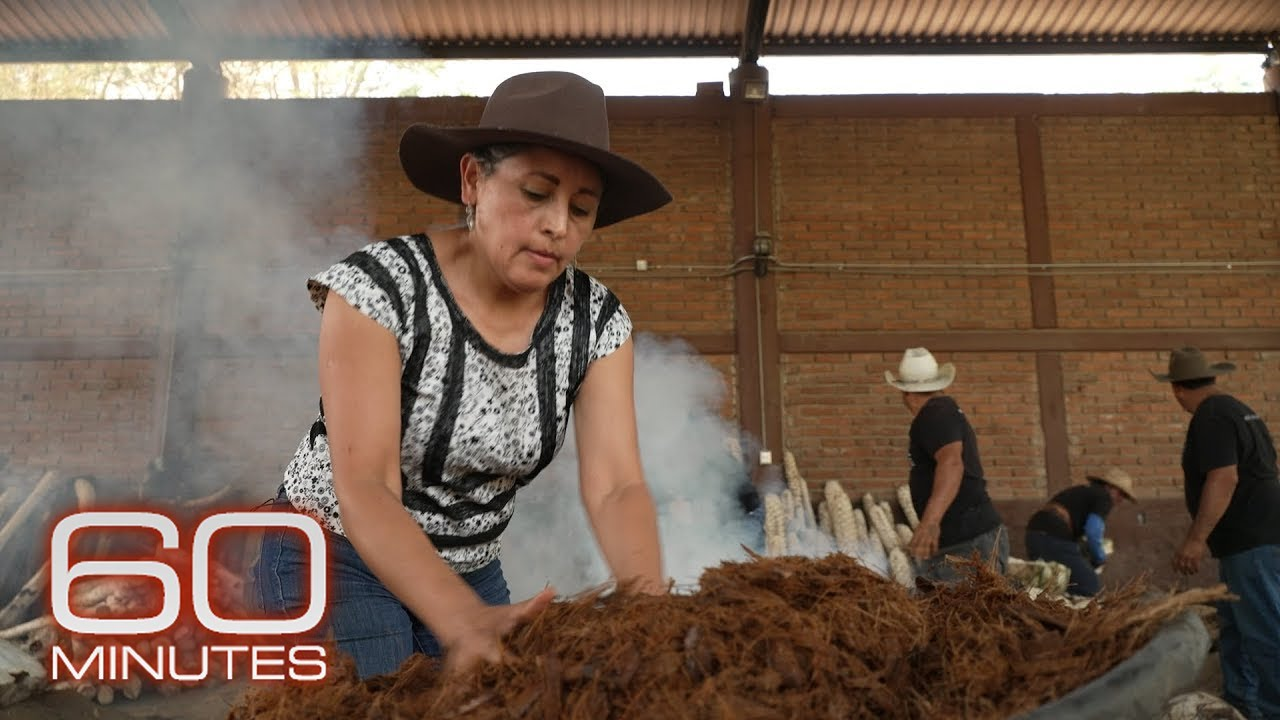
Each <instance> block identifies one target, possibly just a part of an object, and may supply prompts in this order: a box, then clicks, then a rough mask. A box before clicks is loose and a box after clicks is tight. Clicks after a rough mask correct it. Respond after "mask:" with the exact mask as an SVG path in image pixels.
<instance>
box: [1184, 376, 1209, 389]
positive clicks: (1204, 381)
mask: <svg viewBox="0 0 1280 720" xmlns="http://www.w3.org/2000/svg"><path fill="white" fill-rule="evenodd" d="M1215 379H1216V378H1211V377H1207V378H1195V379H1194V380H1179V381H1177V382H1175V383H1174V385H1177V386H1178V387H1180V388H1182V389H1183V390H1199V389H1200V388H1202V387H1209V386H1210V385H1212V384H1213V382H1214V380H1215Z"/></svg>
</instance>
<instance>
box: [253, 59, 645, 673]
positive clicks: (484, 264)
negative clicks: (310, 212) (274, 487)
mask: <svg viewBox="0 0 1280 720" xmlns="http://www.w3.org/2000/svg"><path fill="white" fill-rule="evenodd" d="M400 161H401V164H402V165H403V167H404V170H405V173H406V174H407V175H408V177H409V180H410V181H411V182H412V183H413V185H414V186H415V187H417V188H418V189H419V190H421V191H423V192H425V193H427V194H429V195H432V196H434V197H438V198H442V199H444V200H448V201H450V202H456V203H459V204H461V205H462V207H463V209H464V217H465V222H464V223H462V224H461V226H459V227H456V228H451V229H447V230H444V231H442V232H435V233H433V234H432V236H431V237H427V236H426V235H412V236H403V237H398V238H394V239H391V240H388V241H384V242H377V243H373V244H370V245H368V246H366V247H364V248H362V249H361V250H359V251H358V252H356V253H354V254H352V255H351V256H349V257H347V258H346V259H345V260H343V261H342V262H339V263H337V264H336V265H333V266H332V267H330V268H329V269H327V270H325V271H324V272H321V273H319V274H318V275H316V276H314V277H312V278H311V279H310V280H309V282H308V286H309V288H310V291H311V298H312V301H313V302H314V304H315V306H316V307H317V309H319V310H320V311H321V312H322V318H321V329H320V349H319V370H320V390H321V405H320V414H319V417H318V418H316V420H315V423H314V424H313V426H312V428H311V432H310V433H308V435H307V437H305V438H303V440H302V442H301V443H300V444H299V446H298V448H297V451H296V453H295V455H294V457H293V461H292V462H291V463H290V464H289V466H288V469H287V470H286V473H285V479H284V483H283V485H282V488H281V491H280V497H279V499H278V501H277V502H278V503H280V504H285V503H287V504H291V505H292V506H294V507H296V508H297V509H298V510H300V511H302V512H305V513H308V514H310V515H312V516H314V517H316V518H317V519H319V520H320V521H321V522H322V523H323V524H324V526H325V527H326V529H327V530H328V531H329V535H330V541H331V542H330V550H329V563H330V577H331V583H332V584H331V586H330V588H329V597H330V606H329V608H328V615H327V620H328V626H329V627H328V629H329V630H330V631H331V632H332V635H333V638H334V640H335V641H336V642H337V645H338V647H339V649H340V650H342V651H343V652H345V653H348V654H350V655H352V656H353V657H354V659H355V662H356V666H357V670H358V672H359V673H360V675H361V676H362V677H368V676H371V675H376V674H382V673H389V672H392V671H394V670H396V669H397V668H398V667H399V666H400V664H401V663H402V662H403V661H404V660H405V659H406V658H408V657H409V656H410V655H411V654H412V653H414V652H425V653H427V654H430V655H441V654H444V655H445V656H446V659H447V661H448V663H449V665H450V666H451V667H452V668H465V667H468V666H470V665H472V664H474V663H476V662H479V661H485V660H490V661H491V660H496V659H497V658H498V657H499V655H500V652H501V638H502V636H503V635H504V634H506V633H507V632H509V631H510V630H511V629H512V628H513V627H515V626H516V625H518V624H519V623H521V622H524V621H526V620H528V619H529V618H530V617H532V616H533V615H534V614H536V613H537V612H538V611H540V610H541V609H543V608H545V607H546V605H547V604H548V603H550V602H551V600H552V597H553V595H554V591H553V590H552V589H550V588H548V589H546V590H545V591H543V592H542V593H540V594H538V595H537V596H536V597H534V598H531V599H528V600H525V601H523V602H519V603H516V604H508V603H509V595H508V591H507V585H506V581H505V579H504V578H503V575H502V568H501V565H500V564H499V560H498V557H499V551H500V544H499V539H500V536H501V534H502V531H503V530H504V529H505V528H506V526H507V524H508V522H509V521H510V519H511V516H512V512H513V510H514V506H513V504H512V501H513V497H514V495H515V493H516V491H517V490H518V489H519V488H521V487H522V486H524V485H525V484H527V483H529V482H530V481H532V480H533V479H534V477H535V476H536V475H537V474H538V473H539V472H540V471H541V470H542V469H543V468H545V467H546V466H547V464H548V463H550V462H551V460H552V458H554V457H555V455H556V452H557V451H558V450H559V448H560V446H561V442H562V441H563V439H564V436H565V432H566V428H567V424H568V419H569V416H570V410H571V409H572V411H573V417H574V420H575V432H576V436H577V444H578V459H579V467H580V468H581V470H580V473H581V496H582V499H583V503H584V505H585V509H586V512H587V515H588V517H589V519H590V521H591V524H592V527H593V528H594V529H595V534H596V538H597V540H598V542H599V544H600V547H601V550H602V553H603V555H604V557H605V560H606V561H607V563H608V564H609V567H610V569H611V570H612V573H613V575H614V577H615V578H616V579H617V580H619V581H622V582H627V583H630V585H629V586H630V587H633V588H635V589H638V590H640V591H645V592H652V593H662V592H665V590H666V583H665V582H664V578H663V572H662V567H661V556H660V552H659V547H658V531H657V522H656V517H655V513H654V508H653V502H652V500H651V498H650V495H649V491H648V489H647V487H646V484H645V480H644V475H643V471H642V469H641V464H640V454H639V448H638V442H637V433H636V419H635V405H634V398H633V395H632V393H633V346H632V342H631V339H630V338H631V321H630V318H629V317H628V315H627V313H626V311H625V310H623V308H622V306H621V305H620V303H619V302H618V298H617V297H616V296H615V295H614V294H613V293H612V292H610V291H609V290H608V289H607V288H605V287H604V286H603V285H601V284H600V283H598V282H597V281H596V280H594V279H593V278H591V277H589V276H587V275H586V274H584V273H582V272H581V271H579V270H577V269H576V268H575V267H573V265H572V263H573V260H574V258H575V256H576V255H577V254H578V251H579V250H580V249H581V248H582V246H583V244H584V243H585V242H586V241H587V239H588V238H589V237H590V235H591V233H592V231H593V230H594V229H596V228H600V227H604V226H606V225H611V224H613V223H616V222H619V221H622V220H625V219H627V218H630V217H634V216H637V215H641V214H643V213H647V212H650V211H652V210H655V209H657V208H659V207H661V206H663V205H664V204H666V203H667V202H669V201H670V199H671V196H670V195H669V194H668V193H667V191H666V190H665V189H664V188H663V186H662V184H661V183H660V182H659V181H658V180H657V179H656V178H654V177H653V176H652V175H650V174H649V173H648V172H647V171H645V170H644V169H643V168H641V167H640V166H639V165H636V164H635V163H633V162H631V161H629V160H627V159H625V158H623V157H621V156H619V155H616V154H614V153H612V152H611V151H610V150H609V132H608V118H607V115H606V112H605V98H604V94H603V92H602V91H601V89H600V88H599V87H598V86H596V85H594V84H592V83H590V82H588V81H586V80H585V79H583V78H581V77H578V76H577V75H573V74H570V73H560V72H542V73H529V74H524V75H518V76H515V77H512V78H509V79H508V80H506V81H504V82H503V83H502V84H501V85H499V86H498V88H497V89H496V90H495V91H494V93H493V95H492V96H491V97H490V98H489V101H488V103H487V104H486V105H485V109H484V113H483V116H482V117H481V120H480V123H479V125H478V126H476V127H466V128H441V127H431V126H426V125H414V126H412V127H410V128H409V129H408V130H407V131H406V132H405V134H404V136H403V138H402V140H401V145H400ZM301 544H302V543H301V542H300V541H299V540H298V539H295V538H293V537H292V534H291V533H283V532H276V533H268V534H267V536H266V538H265V539H264V543H263V550H262V559H261V561H260V562H259V563H258V570H257V580H258V584H259V589H260V592H261V594H262V596H263V600H264V603H265V605H266V606H267V608H268V609H269V610H274V611H276V612H280V613H291V614H292V613H296V612H297V610H298V608H299V607H301V606H302V605H304V604H305V602H306V597H305V595H304V594H303V592H304V591H303V590H302V588H303V586H304V580H305V578H306V572H307V563H306V556H305V553H304V552H303V551H302V548H301V547H300V545H301Z"/></svg>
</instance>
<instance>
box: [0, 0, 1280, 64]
mask: <svg viewBox="0 0 1280 720" xmlns="http://www.w3.org/2000/svg"><path fill="white" fill-rule="evenodd" d="M756 12H760V13H763V15H762V16H761V17H754V16H753V13H756ZM753 22H754V23H757V25H756V27H759V24H762V25H763V33H762V37H761V40H760V41H761V43H762V46H761V47H760V48H758V50H759V51H761V52H762V53H763V54H769V53H806V52H860V53H865V52H910V51H913V50H914V51H920V50H929V49H938V50H943V49H945V50H947V51H974V50H977V51H1036V50H1040V51H1044V52H1057V51H1063V50H1068V51H1069V50H1081V49H1089V50H1100V49H1105V50H1112V51H1124V50H1140V49H1141V50H1183V49H1185V50H1215V49H1216V50H1224V51H1232V50H1235V51H1253V50H1257V51H1264V50H1265V48H1266V44H1267V41H1268V39H1271V40H1273V41H1275V39H1276V38H1277V37H1280V1H1277V0H863V1H859V2H854V1H853V0H772V1H771V2H766V1H764V0H523V1H522V2H515V1H513V0H429V1H428V0H418V1H413V0H276V1H264V2H245V1H237V2H231V1H230V0H0V60H39V59H56V60H75V59H132V58H138V59H146V58H153V59H161V58H163V59H184V58H189V57H191V56H192V55H193V54H195V53H198V52H199V53H212V54H213V55H214V56H216V57H219V58H225V59H235V58H250V57H254V58H313V57H347V58H355V57H462V56H467V57H511V56H525V55H597V56H601V57H605V56H625V55H641V54H651V55H652V54H664V55H722V56H734V55H738V54H739V52H740V51H741V50H742V45H743V37H744V34H747V35H748V36H749V37H751V34H749V33H748V32H747V28H748V27H751V24H752V23H753Z"/></svg>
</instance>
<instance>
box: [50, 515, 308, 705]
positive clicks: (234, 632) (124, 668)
mask: <svg viewBox="0 0 1280 720" xmlns="http://www.w3.org/2000/svg"><path fill="white" fill-rule="evenodd" d="M102 528H121V529H129V530H139V529H144V530H154V531H155V532H157V533H158V534H159V535H160V546H161V548H163V549H165V550H178V549H179V547H180V543H179V531H178V525H177V523H175V522H174V521H173V520H172V519H170V518H169V517H167V516H165V515H163V514H160V513H157V512H150V511H89V512H79V513H74V514H72V515H68V516H67V517H65V518H63V519H62V520H61V521H59V522H58V524H57V525H55V526H54V528H53V535H52V537H51V539H50V545H51V548H50V557H49V577H50V596H51V604H52V606H53V608H52V609H53V618H54V621H55V622H56V623H57V624H58V626H59V627H61V629H62V630H63V631H65V633H69V634H71V635H75V636H88V637H90V638H97V639H98V640H99V642H92V641H91V642H90V645H91V646H92V649H91V650H90V651H89V652H88V653H87V656H82V657H72V656H68V654H67V651H66V648H64V647H62V646H61V645H54V646H53V647H52V649H51V655H50V657H49V663H50V677H51V678H52V679H53V680H58V679H63V678H65V676H67V675H69V676H70V677H71V678H74V679H76V680H82V679H85V678H86V677H90V678H92V679H93V680H96V681H99V682H108V683H109V682H113V681H127V680H129V679H130V677H131V676H133V675H138V676H142V675H146V676H150V677H151V678H152V679H154V680H157V681H177V682H199V681H202V680H205V679H207V678H209V676H210V666H211V663H210V658H211V656H213V657H215V658H216V659H221V658H218V657H217V656H219V655H221V656H225V666H226V672H227V679H228V680H231V679H236V676H235V671H236V669H237V667H239V666H243V665H244V664H246V663H247V665H248V668H249V679H252V680H285V679H291V680H300V681H312V680H322V679H324V677H325V674H326V672H327V669H328V664H327V663H326V662H325V648H324V647H323V646H320V645H282V644H278V643H279V639H280V638H281V637H286V636H293V635H301V634H303V633H306V632H308V631H310V630H312V629H314V628H315V627H316V626H317V625H319V624H320V622H321V620H322V619H323V618H324V611H325V604H326V599H327V592H326V577H325V568H326V566H327V564H326V562H325V556H326V548H325V538H324V531H323V530H322V529H321V527H320V524H319V523H317V522H316V521H315V520H314V519H312V518H310V517H308V516H306V515H301V514H298V513H282V512H223V513H216V514H214V515H210V516H209V517H207V518H205V519H204V520H203V521H201V522H200V524H199V525H197V526H196V529H195V534H194V536H193V538H192V543H191V578H190V579H191V602H192V610H194V613H195V618H196V621H197V622H198V623H199V627H200V628H202V629H203V630H204V632H205V633H206V634H208V635H211V636H218V637H223V636H231V637H232V638H233V640H232V641H231V642H228V643H220V644H206V645H202V646H200V647H199V648H197V649H198V651H199V653H200V659H199V661H198V662H196V661H193V660H192V659H191V658H189V657H188V658H184V657H180V654H179V652H178V648H176V647H175V646H173V645H168V646H165V645H160V644H155V645H150V644H149V645H147V646H146V647H147V650H146V651H144V650H142V649H140V648H139V646H138V644H135V643H131V642H129V641H128V640H129V639H130V638H133V639H139V638H143V637H151V636H157V635H158V634H159V633H163V632H165V631H167V630H169V629H170V628H172V627H173V626H174V624H175V623H176V622H177V621H178V619H179V616H180V615H181V610H182V602H181V599H182V598H181V596H182V579H181V578H180V577H179V576H178V572H177V570H176V569H175V568H174V567H173V566H172V565H170V564H168V563H166V562H163V561H161V560H124V559H113V560H82V561H79V562H76V563H72V562H71V557H70V550H71V536H72V535H73V534H74V533H76V532H77V531H80V530H88V529H102ZM231 528H286V529H292V530H297V531H299V532H301V533H302V534H303V535H304V536H305V537H306V538H307V542H308V545H309V546H310V558H311V560H310V568H309V572H308V577H309V586H310V593H309V601H308V604H307V608H306V611H305V612H303V613H302V615H299V616H298V617H293V618H260V619H245V618H228V617H223V616H221V615H219V614H218V613H217V612H216V611H215V610H214V609H213V606H212V603H211V602H210V588H209V572H210V559H209V548H210V545H211V543H212V541H213V536H214V535H215V534H216V533H218V532H220V531H223V530H228V529H231ZM95 576H111V577H134V578H151V579H153V580H157V581H159V583H160V601H161V602H160V610H159V611H158V612H156V613H155V614H154V615H148V616H145V617H133V618H125V617H88V616H85V615H80V614H79V613H77V612H76V611H75V609H73V608H72V607H71V583H72V582H74V581H75V580H77V579H79V578H85V577H95ZM271 637H274V638H276V642H275V643H269V642H268V643H264V642H262V639H263V638H271ZM235 638H238V639H239V640H240V642H236V641H235V640H234V639H235ZM75 654H76V653H73V655H75ZM79 655H85V653H83V652H82V653H79ZM77 661H78V662H79V663H80V664H79V665H78V666H77Z"/></svg>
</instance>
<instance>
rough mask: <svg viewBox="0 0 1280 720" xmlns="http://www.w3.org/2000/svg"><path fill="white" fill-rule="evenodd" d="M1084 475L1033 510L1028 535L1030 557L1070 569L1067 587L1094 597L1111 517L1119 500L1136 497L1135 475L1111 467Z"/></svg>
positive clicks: (1072, 590)
mask: <svg viewBox="0 0 1280 720" xmlns="http://www.w3.org/2000/svg"><path fill="white" fill-rule="evenodd" d="M1086 479H1087V480H1088V481H1089V482H1088V483H1086V484H1084V485H1075V486H1073V487H1069V488H1067V489H1066V490H1063V491H1061V492H1059V493H1057V494H1056V495H1054V496H1053V499H1051V500H1050V501H1049V503H1048V504H1047V505H1045V506H1044V507H1043V508H1041V509H1040V510H1038V511H1037V512H1036V513H1035V514H1034V515H1032V516H1031V519H1030V520H1028V521H1027V533H1026V536H1025V537H1026V544H1027V556H1028V557H1029V558H1030V559H1032V560H1048V561H1050V562H1056V563H1062V564H1063V565H1066V566H1067V567H1068V568H1069V569H1070V570H1071V581H1070V582H1069V583H1068V584H1067V591H1068V592H1070V593H1073V594H1075V595H1082V596H1086V597H1092V596H1094V595H1097V594H1098V590H1099V589H1100V587H1101V584H1100V583H1099V582H1098V570H1097V568H1100V567H1102V565H1103V563H1105V562H1106V561H1107V553H1106V551H1105V550H1104V549H1103V547H1102V538H1103V535H1104V534H1105V533H1106V521H1107V516H1108V515H1110V514H1111V508H1113V507H1114V506H1115V505H1116V504H1118V503H1119V502H1120V501H1121V500H1128V501H1130V502H1133V478H1131V477H1129V473H1127V472H1125V471H1124V470H1121V469H1120V468H1117V467H1113V468H1107V470H1106V472H1104V473H1102V474H1101V475H1088V476H1086ZM1080 538H1084V540H1085V547H1086V548H1087V549H1088V552H1089V557H1088V559H1087V560H1086V558H1085V556H1084V554H1083V553H1082V552H1080Z"/></svg>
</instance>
